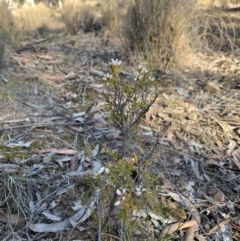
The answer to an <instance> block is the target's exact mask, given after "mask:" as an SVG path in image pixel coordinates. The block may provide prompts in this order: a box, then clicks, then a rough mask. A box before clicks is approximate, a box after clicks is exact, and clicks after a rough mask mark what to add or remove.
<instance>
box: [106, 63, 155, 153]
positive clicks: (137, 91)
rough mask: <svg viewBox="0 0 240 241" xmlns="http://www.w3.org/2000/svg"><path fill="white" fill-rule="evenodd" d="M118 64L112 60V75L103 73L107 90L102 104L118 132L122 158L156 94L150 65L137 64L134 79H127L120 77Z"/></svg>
mask: <svg viewBox="0 0 240 241" xmlns="http://www.w3.org/2000/svg"><path fill="white" fill-rule="evenodd" d="M120 65H121V61H120V60H114V59H112V62H111V63H110V69H111V74H106V75H105V76H104V78H103V80H104V81H105V82H104V83H105V86H106V89H107V93H106V94H105V96H104V97H105V101H106V106H105V107H106V110H107V111H108V113H109V119H110V120H111V121H112V122H113V123H114V124H115V126H116V127H117V128H119V129H120V131H121V135H122V150H121V157H123V156H124V155H125V154H126V152H127V146H129V145H130V144H131V142H132V141H133V140H134V137H135V135H136V131H137V126H138V124H139V123H140V121H141V118H142V117H143V116H144V115H145V114H146V112H147V111H148V110H149V108H150V107H151V105H152V104H153V103H154V102H155V100H156V98H157V94H156V92H155V89H154V87H155V84H156V83H155V81H154V78H153V77H152V76H151V69H150V68H149V69H147V68H145V67H142V66H141V65H139V66H138V69H137V74H136V76H135V77H134V78H133V80H132V81H131V82H126V81H125V80H122V79H121V78H120V76H119V73H120V69H119V68H120ZM152 93H153V94H152Z"/></svg>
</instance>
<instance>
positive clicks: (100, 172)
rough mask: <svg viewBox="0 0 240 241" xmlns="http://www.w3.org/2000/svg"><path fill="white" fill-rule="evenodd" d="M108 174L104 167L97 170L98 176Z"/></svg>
mask: <svg viewBox="0 0 240 241" xmlns="http://www.w3.org/2000/svg"><path fill="white" fill-rule="evenodd" d="M109 172H110V170H109V169H108V168H106V167H101V168H100V169H99V170H98V174H102V173H106V174H108V173H109Z"/></svg>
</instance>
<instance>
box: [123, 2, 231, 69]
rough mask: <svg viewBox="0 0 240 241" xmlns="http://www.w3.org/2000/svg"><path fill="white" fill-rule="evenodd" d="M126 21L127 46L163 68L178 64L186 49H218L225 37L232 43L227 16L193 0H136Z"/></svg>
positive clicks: (201, 50) (191, 50)
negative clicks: (201, 5) (199, 5)
mask: <svg viewBox="0 0 240 241" xmlns="http://www.w3.org/2000/svg"><path fill="white" fill-rule="evenodd" d="M125 21H126V22H125V26H124V40H125V45H126V47H127V48H130V49H131V50H135V51H137V52H138V53H141V54H143V56H144V58H146V59H147V60H149V61H151V62H153V63H157V65H158V66H159V65H160V66H159V67H160V68H162V69H167V68H169V67H171V69H174V68H176V67H180V65H182V63H183V62H184V59H180V58H179V57H180V56H181V57H182V56H183V57H185V58H186V59H188V58H189V56H186V52H194V53H195V54H196V53H198V52H205V53H209V52H211V51H215V50H219V49H221V47H222V45H223V42H224V41H223V40H224V39H225V40H226V39H227V40H228V42H229V43H230V45H231V46H232V39H231V38H230V37H229V36H230V34H229V30H232V28H231V26H230V27H229V25H228V24H227V23H226V21H228V20H227V19H226V18H224V17H223V16H222V15H221V14H220V12H217V11H215V10H206V9H205V10H203V9H200V8H199V7H197V5H196V3H195V1H194V0H190V1H187V0H179V1H176V0H149V1H144V0H135V2H134V4H133V5H132V6H131V7H130V8H129V10H128V13H127V15H126V18H125ZM228 22H229V21H228Z"/></svg>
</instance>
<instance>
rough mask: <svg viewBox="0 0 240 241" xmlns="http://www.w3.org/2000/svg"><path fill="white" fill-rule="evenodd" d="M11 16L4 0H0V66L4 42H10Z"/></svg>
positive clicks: (2, 60)
mask: <svg viewBox="0 0 240 241" xmlns="http://www.w3.org/2000/svg"><path fill="white" fill-rule="evenodd" d="M12 29H13V17H12V14H11V12H10V10H9V9H8V6H7V3H6V2H5V1H2V2H0V66H2V65H3V62H4V53H5V48H6V44H7V43H10V39H11V32H12Z"/></svg>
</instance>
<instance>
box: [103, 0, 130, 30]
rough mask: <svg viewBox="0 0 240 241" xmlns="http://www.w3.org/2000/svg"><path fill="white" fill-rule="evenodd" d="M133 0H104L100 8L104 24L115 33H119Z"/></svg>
mask: <svg viewBox="0 0 240 241" xmlns="http://www.w3.org/2000/svg"><path fill="white" fill-rule="evenodd" d="M132 4H133V0H123V1H114V0H102V2H101V5H100V9H101V15H102V17H103V19H104V26H105V27H106V29H108V30H110V31H111V32H113V33H119V29H121V28H122V26H123V24H124V19H125V15H126V13H127V10H128V8H129V7H130V6H131V5H132Z"/></svg>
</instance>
